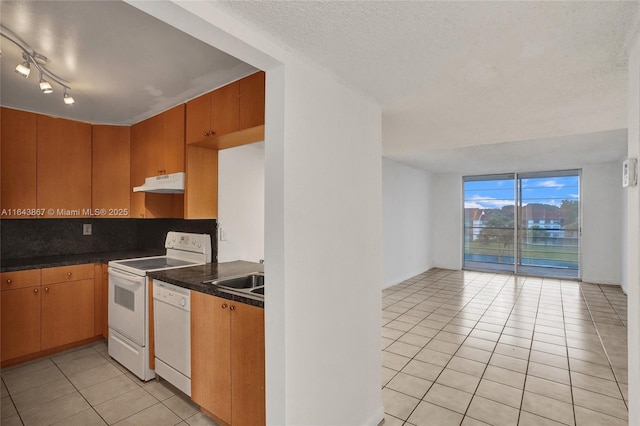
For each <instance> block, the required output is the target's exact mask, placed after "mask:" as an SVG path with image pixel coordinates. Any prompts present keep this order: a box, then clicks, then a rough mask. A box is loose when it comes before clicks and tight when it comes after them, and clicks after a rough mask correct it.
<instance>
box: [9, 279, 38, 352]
mask: <svg viewBox="0 0 640 426" xmlns="http://www.w3.org/2000/svg"><path fill="white" fill-rule="evenodd" d="M0 297H1V298H2V303H1V305H2V313H1V317H2V319H1V321H0V322H1V324H0V332H1V333H2V335H1V337H0V340H1V342H0V343H1V345H2V361H5V360H7V359H12V358H16V357H19V356H22V355H28V354H30V353H33V352H38V351H39V350H40V286H34V287H25V288H20V289H17V290H6V291H2V292H0Z"/></svg>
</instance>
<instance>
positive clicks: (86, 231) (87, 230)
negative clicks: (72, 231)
mask: <svg viewBox="0 0 640 426" xmlns="http://www.w3.org/2000/svg"><path fill="white" fill-rule="evenodd" d="M91 231H92V230H91V224H90V223H83V224H82V235H91Z"/></svg>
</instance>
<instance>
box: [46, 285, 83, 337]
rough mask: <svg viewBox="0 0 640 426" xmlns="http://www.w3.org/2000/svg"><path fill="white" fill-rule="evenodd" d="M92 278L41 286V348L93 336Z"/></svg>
mask: <svg viewBox="0 0 640 426" xmlns="http://www.w3.org/2000/svg"><path fill="white" fill-rule="evenodd" d="M93 286H94V283H93V279H87V280H80V281H70V282H65V283H58V284H43V285H42V349H43V350H44V349H49V348H55V347H56V346H61V345H64V344H67V343H72V342H77V341H80V340H84V339H89V338H91V337H93V330H94V288H93Z"/></svg>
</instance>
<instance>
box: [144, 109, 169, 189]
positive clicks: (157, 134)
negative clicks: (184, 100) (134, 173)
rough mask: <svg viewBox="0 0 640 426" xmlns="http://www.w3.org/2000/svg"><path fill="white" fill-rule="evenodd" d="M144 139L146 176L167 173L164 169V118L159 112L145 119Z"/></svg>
mask: <svg viewBox="0 0 640 426" xmlns="http://www.w3.org/2000/svg"><path fill="white" fill-rule="evenodd" d="M145 121H146V122H147V123H146V126H145V132H146V134H145V135H144V139H145V140H146V151H145V152H146V158H145V164H146V172H145V177H151V176H158V175H162V174H165V173H164V172H163V169H164V140H163V136H162V130H163V119H162V114H158V115H156V116H153V117H151V118H148V119H147V120H145Z"/></svg>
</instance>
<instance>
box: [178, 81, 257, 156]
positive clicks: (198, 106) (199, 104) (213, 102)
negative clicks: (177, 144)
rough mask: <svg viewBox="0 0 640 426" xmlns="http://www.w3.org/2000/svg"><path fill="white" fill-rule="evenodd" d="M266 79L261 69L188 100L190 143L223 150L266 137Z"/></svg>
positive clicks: (187, 112) (187, 125) (187, 124)
mask: <svg viewBox="0 0 640 426" xmlns="http://www.w3.org/2000/svg"><path fill="white" fill-rule="evenodd" d="M264 79H265V74H264V72H262V71H260V72H257V73H255V74H252V75H250V76H248V77H245V78H243V79H240V80H238V81H235V82H233V83H231V84H228V85H226V86H223V87H220V88H219V89H216V90H214V91H212V92H209V93H207V94H205V95H202V96H200V97H198V98H195V99H193V100H191V101H189V102H187V104H186V116H187V119H186V142H187V145H189V144H196V145H200V146H205V147H208V148H214V149H224V148H230V147H233V146H239V145H244V144H248V143H253V142H259V141H261V140H264V101H265V95H264V90H265V85H264V81H265V80H264Z"/></svg>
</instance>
